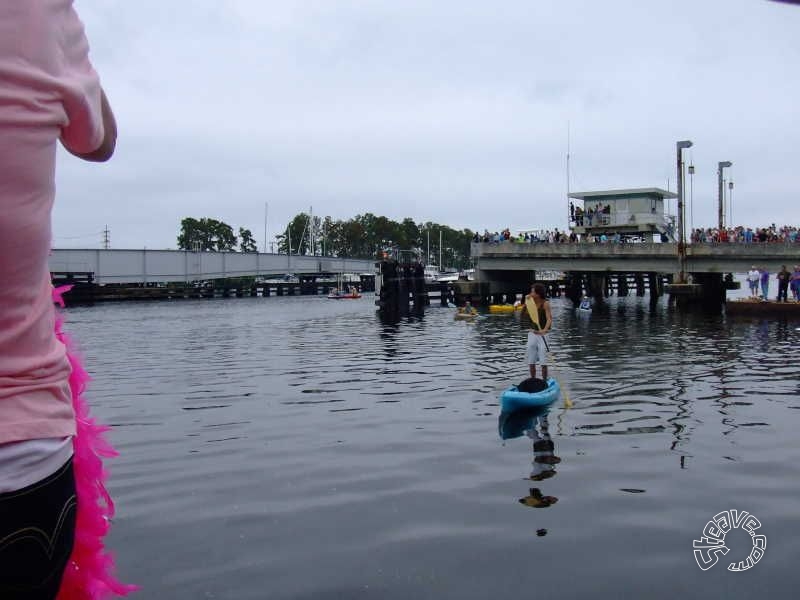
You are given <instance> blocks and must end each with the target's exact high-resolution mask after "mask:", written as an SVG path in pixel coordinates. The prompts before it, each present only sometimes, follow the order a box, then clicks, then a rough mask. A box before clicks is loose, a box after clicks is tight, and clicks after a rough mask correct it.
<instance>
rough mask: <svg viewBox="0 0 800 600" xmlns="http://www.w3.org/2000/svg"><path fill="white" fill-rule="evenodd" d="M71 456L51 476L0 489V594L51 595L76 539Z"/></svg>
mask: <svg viewBox="0 0 800 600" xmlns="http://www.w3.org/2000/svg"><path fill="white" fill-rule="evenodd" d="M77 504H78V503H77V499H76V496H75V475H74V474H73V472H72V459H70V460H69V461H68V462H67V463H66V464H65V465H64V466H63V467H61V468H60V469H59V470H58V471H56V472H55V473H53V474H52V475H50V476H49V477H47V478H45V479H43V480H42V481H39V482H38V483H34V484H33V485H29V486H28V487H26V488H23V489H21V490H17V491H15V492H8V493H6V494H0V598H2V599H3V600H52V599H53V598H55V597H56V594H58V588H59V586H60V585H61V577H62V575H63V574H64V568H65V567H66V565H67V561H68V560H69V557H70V554H71V553H72V545H73V542H74V539H75V512H76V509H77Z"/></svg>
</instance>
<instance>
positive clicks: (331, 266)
mask: <svg viewBox="0 0 800 600" xmlns="http://www.w3.org/2000/svg"><path fill="white" fill-rule="evenodd" d="M374 271H375V261H372V260H363V259H353V258H338V257H331V256H296V255H293V254H292V255H287V254H267V253H256V252H248V253H242V252H190V251H184V250H146V249H143V250H72V249H69V250H65V249H56V250H53V251H52V252H51V255H50V272H51V273H53V274H57V275H62V276H66V275H69V274H76V275H77V274H91V277H92V280H93V282H94V283H97V284H108V283H121V284H125V283H171V282H184V283H188V282H191V281H203V280H210V279H225V278H233V277H265V278H270V277H280V276H282V275H285V274H287V273H292V274H295V275H297V276H299V277H307V278H313V277H315V276H317V277H320V276H323V275H331V274H333V275H335V274H337V273H357V274H361V273H369V274H372V273H374Z"/></svg>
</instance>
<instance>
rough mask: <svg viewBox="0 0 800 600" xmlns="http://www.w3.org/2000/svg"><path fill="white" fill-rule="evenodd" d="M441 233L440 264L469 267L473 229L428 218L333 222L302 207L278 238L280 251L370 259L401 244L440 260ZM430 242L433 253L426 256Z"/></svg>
mask: <svg viewBox="0 0 800 600" xmlns="http://www.w3.org/2000/svg"><path fill="white" fill-rule="evenodd" d="M440 232H441V258H442V264H440V265H439V267H440V268H443V267H453V268H467V267H469V266H470V243H471V242H472V238H473V235H474V232H472V231H470V230H469V229H463V230H457V229H452V228H451V227H448V226H447V225H439V224H438V223H431V222H430V221H428V222H426V223H415V222H414V220H413V219H411V218H409V217H406V218H405V219H403V220H402V221H400V222H397V221H393V220H392V219H389V218H387V217H383V216H376V215H374V214H372V213H366V214H363V215H356V216H355V217H354V218H352V219H349V220H346V221H343V220H336V221H334V220H333V219H331V217H317V216H315V217H313V218H312V217H310V216H309V215H308V214H307V213H304V212H301V213H299V214H297V215H296V216H295V217H294V218H293V219H292V220H291V221H289V224H288V225H287V227H286V229H285V230H284V231H283V233H281V234H280V235H278V236H276V237H277V240H278V251H279V252H281V253H292V254H302V255H311V254H313V255H318V256H347V257H349V258H367V259H370V258H375V257H377V256H379V255H380V254H381V253H382V252H384V251H387V250H390V249H399V250H410V251H413V252H415V253H417V255H418V256H419V257H420V259H421V260H422V262H424V263H426V264H438V263H439V256H440V248H439V236H440ZM429 241H430V256H427V257H426V254H427V252H428V243H429ZM290 242H291V245H290ZM312 245H313V248H312Z"/></svg>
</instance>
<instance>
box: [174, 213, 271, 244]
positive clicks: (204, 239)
mask: <svg viewBox="0 0 800 600" xmlns="http://www.w3.org/2000/svg"><path fill="white" fill-rule="evenodd" d="M237 245H238V247H239V252H257V251H258V249H257V247H256V241H255V239H254V238H253V234H252V232H251V231H250V230H249V229H245V228H244V227H240V228H239V235H236V234H235V233H234V232H233V228H232V227H231V226H230V225H228V224H227V223H223V222H222V221H218V220H217V219H209V218H207V217H204V218H202V219H194V218H192V217H186V218H185V219H183V220H182V221H181V232H180V234H179V235H178V249H179V250H192V251H194V252H206V251H212V252H234V251H235V250H236V247H237Z"/></svg>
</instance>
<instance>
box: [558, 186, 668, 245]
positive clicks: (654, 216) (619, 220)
mask: <svg viewBox="0 0 800 600" xmlns="http://www.w3.org/2000/svg"><path fill="white" fill-rule="evenodd" d="M569 197H570V198H571V199H572V200H577V201H578V202H573V201H572V200H571V201H570V229H571V230H572V231H573V232H574V233H577V234H579V235H586V234H589V233H591V234H592V235H600V234H603V233H606V234H614V233H619V234H620V235H621V236H623V237H627V238H630V237H638V236H640V237H643V238H644V239H645V241H662V240H664V239H665V238H666V240H668V241H670V242H673V241H675V233H676V232H675V216H674V215H668V214H667V213H666V211H665V205H664V200H665V199H669V198H677V197H678V195H677V194H674V193H672V192H669V191H667V190H662V189H661V188H633V189H626V190H602V191H596V192H574V193H571V194H570V195H569ZM657 238H658V239H657Z"/></svg>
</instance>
